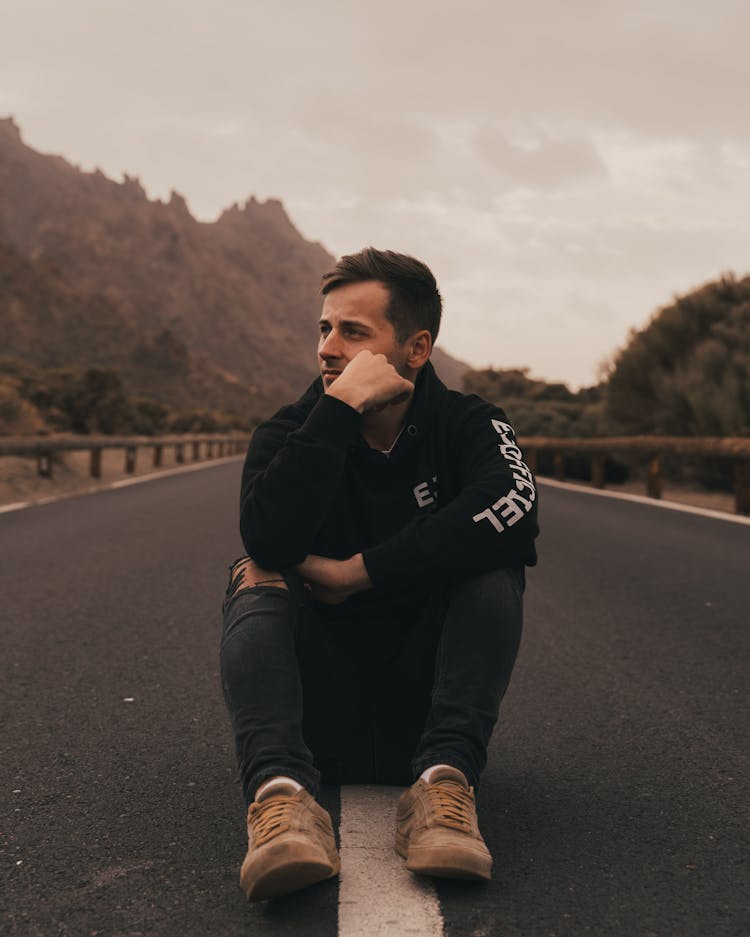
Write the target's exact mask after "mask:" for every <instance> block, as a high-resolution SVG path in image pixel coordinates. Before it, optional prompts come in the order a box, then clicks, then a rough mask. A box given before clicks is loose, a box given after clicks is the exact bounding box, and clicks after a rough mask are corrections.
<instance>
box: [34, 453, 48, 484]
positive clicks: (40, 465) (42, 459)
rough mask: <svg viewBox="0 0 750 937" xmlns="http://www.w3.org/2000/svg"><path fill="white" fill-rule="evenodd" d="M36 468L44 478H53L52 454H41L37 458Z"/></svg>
mask: <svg viewBox="0 0 750 937" xmlns="http://www.w3.org/2000/svg"><path fill="white" fill-rule="evenodd" d="M36 468H37V471H38V472H39V474H40V475H41V476H42V478H52V453H51V452H49V451H46V452H40V453H39V455H38V456H37V460H36Z"/></svg>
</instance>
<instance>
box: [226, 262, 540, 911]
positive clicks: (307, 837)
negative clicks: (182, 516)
mask: <svg viewBox="0 0 750 937" xmlns="http://www.w3.org/2000/svg"><path fill="white" fill-rule="evenodd" d="M321 292H322V294H323V296H324V301H323V310H322V315H321V319H320V342H319V345H318V364H319V367H320V378H318V379H317V380H316V381H315V382H314V383H313V384H312V385H311V386H310V387H309V388H308V390H307V391H306V392H305V394H304V395H303V396H302V397H301V398H300V399H299V400H298V401H297V402H296V403H294V404H292V405H290V406H287V407H284V408H282V409H281V410H280V411H279V412H278V413H276V415H275V416H273V417H272V418H271V419H270V420H268V421H267V422H266V423H264V424H262V425H261V426H259V427H258V428H257V430H256V431H255V433H254V435H253V438H252V440H251V442H250V446H249V449H248V453H247V457H246V460H245V466H244V471H243V476H242V492H241V515H240V530H241V534H242V539H243V543H244V546H245V548H246V550H247V553H248V556H246V557H243V558H242V559H240V560H238V561H237V562H236V563H235V564H233V566H232V569H231V574H230V581H229V587H228V589H227V596H226V598H225V601H224V630H223V634H222V646H221V670H222V684H223V689H224V694H225V699H226V702H227V706H228V709H229V713H230V717H231V720H232V726H233V730H234V735H235V741H236V748H237V759H238V763H239V769H240V776H241V780H242V784H243V788H244V792H245V796H246V799H247V802H248V805H249V808H248V852H247V856H246V858H245V861H244V863H243V866H242V870H241V873H240V884H241V886H242V888H243V890H244V891H245V894H246V895H247V897H248V899H249V900H251V901H258V900H263V899H265V898H270V897H273V896H275V895H280V894H284V893H286V892H289V891H293V890H295V889H298V888H302V887H305V886H307V885H310V884H313V883H314V882H317V881H321V880H323V879H325V878H328V877H331V876H333V875H335V874H337V872H338V870H339V857H338V853H337V850H336V845H335V839H334V835H333V829H332V825H331V820H330V817H329V815H328V814H327V812H326V811H325V810H324V809H323V808H322V807H321V806H320V805H319V804H318V803H317V801H316V800H315V797H316V794H317V792H318V787H319V784H320V781H321V778H322V780H324V781H326V782H328V783H334V784H347V783H367V782H369V783H382V784H397V785H403V786H408V785H410V786H409V787H408V790H406V791H405V792H404V794H403V795H402V797H401V800H400V802H399V806H398V811H397V818H396V841H395V845H396V850H397V851H398V852H399V853H400V854H401V855H402V856H403V857H404V858H405V859H406V867H407V868H408V869H410V870H411V871H414V872H420V873H423V874H431V875H438V876H446V877H457V878H479V879H487V878H489V877H490V869H491V864H492V859H491V857H490V854H489V851H488V850H487V847H486V845H485V843H484V841H483V839H482V837H481V834H480V833H479V828H478V826H477V818H476V806H475V799H474V791H475V789H476V788H477V786H478V783H479V776H480V773H481V771H482V769H483V768H484V765H485V762H486V757H487V745H488V743H489V739H490V734H491V732H492V728H493V726H494V724H495V721H496V719H497V714H498V708H499V705H500V701H501V699H502V696H503V694H504V692H505V689H506V687H507V685H508V681H509V679H510V674H511V671H512V668H513V664H514V662H515V658H516V654H517V650H518V644H519V640H520V633H521V617H522V611H521V606H522V594H523V590H524V583H525V579H524V565H533V564H535V563H536V552H535V549H534V538H535V537H536V535H537V533H538V527H537V523H536V489H535V485H534V480H533V478H532V475H531V472H530V471H529V469H528V467H527V466H526V465H525V464H524V462H523V461H522V455H521V452H520V450H519V449H518V448H517V446H516V444H515V440H514V435H513V430H512V428H511V426H510V425H509V423H508V421H507V418H506V416H505V414H504V413H503V411H502V410H500V409H498V408H497V407H494V406H492V405H490V404H488V403H487V402H485V401H483V400H481V399H480V398H478V397H476V396H464V395H461V394H459V393H457V392H454V391H448V390H447V389H446V388H445V386H444V385H443V384H442V383H441V382H440V380H439V379H438V377H437V375H436V374H435V371H434V370H433V368H432V365H431V364H430V361H429V358H430V353H431V351H432V347H433V342H434V340H435V338H436V336H437V333H438V328H439V324H440V316H441V309H442V302H441V298H440V294H439V292H438V289H437V285H436V283H435V279H434V277H433V275H432V273H431V272H430V271H429V269H428V268H427V267H426V266H425V265H424V264H422V263H421V262H420V261H418V260H415V259H414V258H411V257H407V256H405V255H402V254H397V253H394V252H392V251H378V250H375V249H373V248H367V249H365V250H363V251H361V252H360V253H358V254H354V255H351V256H346V257H342V258H341V259H340V260H339V261H338V263H337V264H336V266H335V267H334V269H333V270H332V271H331V272H330V273H328V274H326V275H325V276H324V277H323V283H322V287H321Z"/></svg>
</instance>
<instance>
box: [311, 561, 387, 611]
mask: <svg viewBox="0 0 750 937" xmlns="http://www.w3.org/2000/svg"><path fill="white" fill-rule="evenodd" d="M296 569H297V572H298V573H299V574H300V576H302V578H303V579H304V580H305V581H306V582H307V583H308V585H309V586H310V591H311V592H312V596H313V598H314V599H317V600H318V601H319V602H324V603H325V604H326V605H338V604H339V603H340V602H343V601H345V600H346V599H348V598H349V596H350V595H354V593H355V592H362V591H363V590H364V589H370V588H371V587H372V583H371V582H370V577H369V576H368V574H367V568H366V567H365V564H364V562H363V560H362V554H361V553H356V554H355V555H354V556H351V557H349V559H348V560H332V559H330V558H329V557H327V556H315V555H314V554H312V553H311V554H310V555H309V556H307V557H305V559H304V560H303V562H302V563H300V564H299V566H297V567H296Z"/></svg>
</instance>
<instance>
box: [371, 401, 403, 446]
mask: <svg viewBox="0 0 750 937" xmlns="http://www.w3.org/2000/svg"><path fill="white" fill-rule="evenodd" d="M410 404H411V400H406V401H404V403H399V404H395V405H394V406H387V407H385V408H384V409H383V410H380V411H376V410H371V411H369V412H368V413H365V414H364V416H363V417H362V436H363V437H364V439H365V442H366V443H367V445H368V446H370V448H371V449H378V450H379V451H380V452H387V451H388V450H389V449H390V448H391V447H392V446H393V444H394V443H395V442H396V440H397V439H398V435H399V433H400V432H401V430H402V429H403V428H404V423H405V422H406V414H407V412H408V410H409V406H410Z"/></svg>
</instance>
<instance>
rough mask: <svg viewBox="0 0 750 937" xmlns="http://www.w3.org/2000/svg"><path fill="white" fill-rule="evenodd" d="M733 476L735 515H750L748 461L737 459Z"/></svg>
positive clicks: (749, 471) (749, 462) (749, 470)
mask: <svg viewBox="0 0 750 937" xmlns="http://www.w3.org/2000/svg"><path fill="white" fill-rule="evenodd" d="M733 474H734V510H735V513H737V514H750V460H748V459H738V460H737V461H736V462H735V463H734V473H733Z"/></svg>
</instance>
